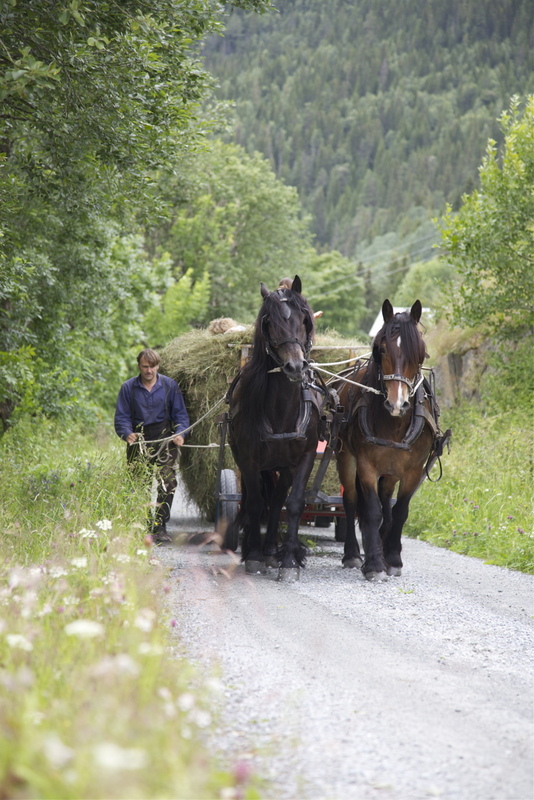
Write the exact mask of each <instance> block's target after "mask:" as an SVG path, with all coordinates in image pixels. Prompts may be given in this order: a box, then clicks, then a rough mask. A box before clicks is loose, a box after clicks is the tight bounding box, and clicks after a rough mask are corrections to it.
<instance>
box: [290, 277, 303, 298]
mask: <svg viewBox="0 0 534 800" xmlns="http://www.w3.org/2000/svg"><path fill="white" fill-rule="evenodd" d="M291 288H292V289H293V291H294V292H296V293H297V294H300V293H301V292H302V281H301V280H300V278H299V276H298V275H295V277H294V278H293V285H292V287H291Z"/></svg>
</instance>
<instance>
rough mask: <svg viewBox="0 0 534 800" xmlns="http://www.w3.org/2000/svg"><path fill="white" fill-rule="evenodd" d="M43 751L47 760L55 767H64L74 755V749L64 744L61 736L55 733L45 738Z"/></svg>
mask: <svg viewBox="0 0 534 800" xmlns="http://www.w3.org/2000/svg"><path fill="white" fill-rule="evenodd" d="M43 752H44V755H45V758H46V760H47V761H48V763H49V764H50V766H51V767H54V769H62V768H63V767H64V766H66V765H67V764H68V763H69V761H71V760H72V758H73V756H74V750H72V748H70V747H67V745H66V744H63V742H62V741H61V739H60V738H59V736H55V735H54V734H52V735H51V736H48V737H47V738H46V739H45V740H44V742H43Z"/></svg>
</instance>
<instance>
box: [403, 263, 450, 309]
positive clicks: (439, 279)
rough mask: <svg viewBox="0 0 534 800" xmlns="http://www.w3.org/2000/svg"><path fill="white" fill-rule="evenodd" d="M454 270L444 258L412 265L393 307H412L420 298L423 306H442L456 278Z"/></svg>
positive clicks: (433, 307)
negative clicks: (450, 284)
mask: <svg viewBox="0 0 534 800" xmlns="http://www.w3.org/2000/svg"><path fill="white" fill-rule="evenodd" d="M454 274H455V273H454V269H453V267H451V265H450V264H449V263H448V262H447V261H445V260H444V259H442V258H433V259H432V260H431V261H424V262H423V261H418V262H416V263H415V264H412V265H411V267H410V269H409V270H408V272H407V273H406V277H405V278H404V279H403V281H402V283H401V284H400V286H399V288H398V289H397V291H396V293H395V295H394V299H393V300H392V302H393V305H396V306H402V305H406V306H408V305H410V304H411V303H413V301H414V299H416V298H419V300H420V301H421V303H422V304H423V306H428V307H429V308H432V309H435V308H436V307H437V306H441V304H442V302H443V301H442V297H443V293H444V290H445V287H446V286H447V285H448V283H449V282H450V281H451V280H452V278H453V277H454Z"/></svg>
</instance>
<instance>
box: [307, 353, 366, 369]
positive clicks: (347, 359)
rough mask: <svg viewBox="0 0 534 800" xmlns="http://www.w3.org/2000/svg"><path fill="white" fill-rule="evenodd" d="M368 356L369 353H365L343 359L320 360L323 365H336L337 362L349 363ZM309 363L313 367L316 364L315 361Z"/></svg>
mask: <svg viewBox="0 0 534 800" xmlns="http://www.w3.org/2000/svg"><path fill="white" fill-rule="evenodd" d="M370 356H371V353H366V354H365V355H361V356H352V358H345V359H343V361H325V362H322V361H321V365H322V366H323V367H337V366H338V364H350V362H351V361H358V360H359V359H364V358H369V357H370ZM310 365H311V366H312V367H314V368H315V367H316V366H317V361H311V362H310Z"/></svg>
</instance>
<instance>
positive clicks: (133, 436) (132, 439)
mask: <svg viewBox="0 0 534 800" xmlns="http://www.w3.org/2000/svg"><path fill="white" fill-rule="evenodd" d="M138 438H139V434H138V433H129V434H128V436H127V437H126V441H127V442H128V444H133V443H134V442H136V441H137V440H138Z"/></svg>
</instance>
